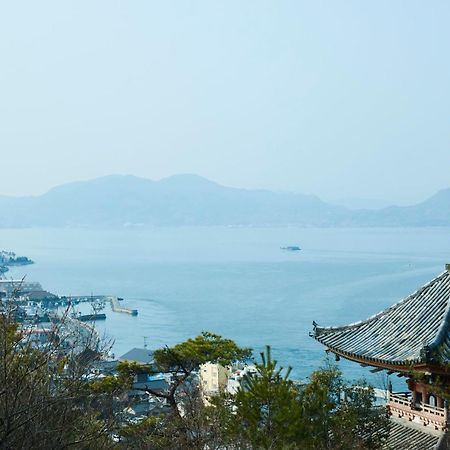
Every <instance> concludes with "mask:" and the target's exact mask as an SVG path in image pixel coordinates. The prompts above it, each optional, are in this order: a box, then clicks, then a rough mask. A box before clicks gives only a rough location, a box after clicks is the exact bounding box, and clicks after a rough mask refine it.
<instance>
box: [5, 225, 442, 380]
mask: <svg viewBox="0 0 450 450" xmlns="http://www.w3.org/2000/svg"><path fill="white" fill-rule="evenodd" d="M0 237H1V238H0V249H5V250H12V251H15V252H16V253H17V254H20V255H25V256H28V257H30V258H31V259H33V260H34V261H35V262H36V263H35V264H34V265H32V266H24V267H19V268H14V269H13V270H12V271H11V272H10V273H9V274H8V276H9V277H11V276H14V277H21V276H23V275H26V279H27V280H28V281H39V282H41V284H42V286H43V288H44V289H46V290H49V291H51V292H54V293H56V294H58V295H91V294H94V295H97V294H104V295H116V296H119V297H123V298H124V306H126V307H130V308H136V309H138V311H139V315H138V316H136V317H133V316H129V315H126V314H119V313H114V312H112V311H111V309H110V308H109V306H107V307H106V308H105V311H104V312H105V313H106V315H107V319H106V320H105V321H102V322H97V327H98V329H99V331H100V332H101V333H102V334H106V335H107V336H108V337H110V338H112V339H113V340H114V346H113V351H114V353H115V354H116V355H117V356H120V355H122V354H123V353H125V352H126V351H128V350H129V349H131V348H133V347H143V346H144V343H146V344H147V346H148V348H150V349H153V348H158V347H161V346H164V345H172V344H175V343H177V342H180V341H183V340H185V339H187V338H189V337H192V336H195V335H197V334H199V333H200V332H201V331H204V330H207V331H212V332H215V333H219V334H221V335H223V336H225V337H228V338H231V339H234V340H235V341H237V342H238V343H239V344H240V345H243V346H250V347H252V348H253V349H254V350H255V355H258V353H259V352H260V351H261V350H263V349H264V346H265V345H266V344H268V345H271V346H272V353H273V356H274V358H276V359H277V360H278V361H279V363H280V364H281V365H283V366H284V367H286V366H292V367H293V372H292V374H293V376H294V377H295V378H305V377H306V376H307V375H308V374H309V373H310V372H311V371H312V370H314V369H316V368H318V367H319V366H321V365H323V364H324V358H325V352H324V348H323V346H321V345H320V344H319V343H317V342H316V341H314V339H312V338H311V337H309V332H310V331H311V330H312V322H313V320H315V321H316V322H317V323H319V324H320V325H324V326H326V325H343V324H348V323H351V322H354V321H358V320H361V319H365V318H367V317H369V316H371V315H372V314H374V313H377V312H379V311H380V310H382V309H384V308H386V307H388V306H390V305H391V304H393V303H394V302H397V301H399V300H401V299H402V298H403V297H405V296H406V295H408V294H410V293H411V292H413V291H415V290H416V289H417V288H419V287H420V286H421V285H422V284H424V283H425V282H427V281H429V280H430V279H432V278H433V277H435V276H437V275H438V274H439V273H440V272H442V271H443V269H444V265H445V263H446V262H449V261H450V230H449V229H441V228H432V229H431V228H430V229H427V228H422V229H402V228H396V229H370V228H362V229H348V228H347V229H343V228H340V229H331V228H326V229H312V228H294V227H292V228H232V227H180V228H151V229H148V228H146V229H144V228H142V229H140V228H124V229H119V230H118V229H115V230H99V229H79V228H77V229H70V228H67V229H20V230H17V229H15V230H1V231H0ZM287 245H298V246H300V247H301V249H302V250H301V251H299V252H290V251H286V250H282V249H280V247H283V246H287ZM338 365H339V367H340V368H341V369H342V370H343V372H344V374H345V376H346V377H347V378H349V379H356V378H360V377H362V376H365V377H368V378H369V379H371V381H372V382H374V383H375V384H378V385H380V383H385V380H384V379H383V380H382V379H381V377H379V378H378V379H376V377H375V376H374V375H372V374H371V373H370V372H368V370H367V369H364V368H362V367H360V366H359V365H358V364H356V363H349V362H346V361H341V362H339V363H338Z"/></svg>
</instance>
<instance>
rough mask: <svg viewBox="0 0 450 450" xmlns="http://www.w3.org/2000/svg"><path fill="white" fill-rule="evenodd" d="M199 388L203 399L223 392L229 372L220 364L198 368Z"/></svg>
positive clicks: (207, 364)
mask: <svg viewBox="0 0 450 450" xmlns="http://www.w3.org/2000/svg"><path fill="white" fill-rule="evenodd" d="M199 375H200V386H201V390H202V393H203V396H204V397H205V399H207V398H208V397H211V396H213V395H217V394H219V393H220V392H223V391H224V390H225V387H226V386H227V382H228V375H229V370H228V369H227V368H225V367H223V366H222V365H220V364H216V363H210V362H208V363H205V364H202V365H201V366H200V371H199Z"/></svg>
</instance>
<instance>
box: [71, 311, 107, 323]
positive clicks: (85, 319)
mask: <svg viewBox="0 0 450 450" xmlns="http://www.w3.org/2000/svg"><path fill="white" fill-rule="evenodd" d="M77 319H78V320H81V321H82V322H91V321H94V320H105V319H106V314H103V313H101V314H84V315H80V316H78V317H77Z"/></svg>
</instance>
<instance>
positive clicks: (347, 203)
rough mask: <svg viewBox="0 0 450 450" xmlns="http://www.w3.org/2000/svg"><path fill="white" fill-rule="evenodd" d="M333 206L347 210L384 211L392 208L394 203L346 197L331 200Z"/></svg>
mask: <svg viewBox="0 0 450 450" xmlns="http://www.w3.org/2000/svg"><path fill="white" fill-rule="evenodd" d="M329 203H332V204H333V205H339V206H344V207H345V208H347V209H352V210H354V209H383V208H387V207H388V206H392V203H390V202H387V201H385V200H380V199H375V198H360V197H345V198H339V199H337V200H331V201H329Z"/></svg>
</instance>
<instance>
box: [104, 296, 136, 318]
mask: <svg viewBox="0 0 450 450" xmlns="http://www.w3.org/2000/svg"><path fill="white" fill-rule="evenodd" d="M108 298H109V301H110V302H111V309H112V310H113V311H114V312H117V313H124V314H130V315H132V316H137V315H138V311H137V309H130V308H123V307H122V306H121V305H120V303H119V298H118V297H108Z"/></svg>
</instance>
